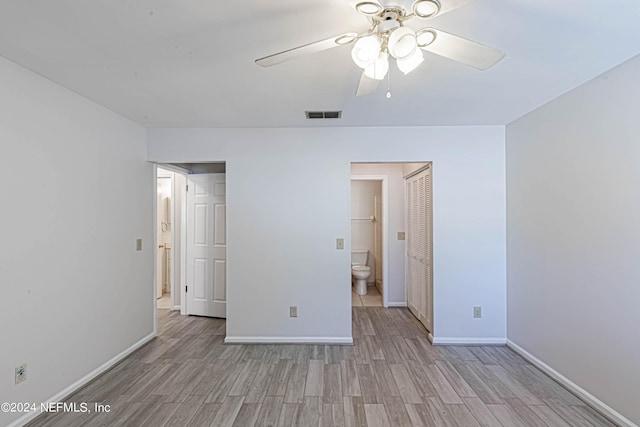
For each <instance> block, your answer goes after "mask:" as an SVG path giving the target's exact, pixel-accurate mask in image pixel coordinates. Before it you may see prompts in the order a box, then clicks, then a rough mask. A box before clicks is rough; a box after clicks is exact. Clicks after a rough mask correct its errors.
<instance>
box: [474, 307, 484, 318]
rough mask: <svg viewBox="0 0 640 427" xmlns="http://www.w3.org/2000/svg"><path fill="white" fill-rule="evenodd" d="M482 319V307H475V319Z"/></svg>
mask: <svg viewBox="0 0 640 427" xmlns="http://www.w3.org/2000/svg"><path fill="white" fill-rule="evenodd" d="M481 317H482V307H480V306H479V305H476V306H475V307H473V318H474V319H480V318H481Z"/></svg>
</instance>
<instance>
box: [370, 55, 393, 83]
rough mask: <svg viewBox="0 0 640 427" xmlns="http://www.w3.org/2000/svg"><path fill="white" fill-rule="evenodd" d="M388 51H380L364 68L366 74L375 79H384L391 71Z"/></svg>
mask: <svg viewBox="0 0 640 427" xmlns="http://www.w3.org/2000/svg"><path fill="white" fill-rule="evenodd" d="M388 56H389V55H388V54H387V52H380V55H378V58H377V59H376V60H375V61H374V62H373V64H371V65H369V66H368V67H367V68H365V69H364V75H365V76H367V77H369V78H370V79H374V80H382V79H384V76H386V75H387V71H389V58H388Z"/></svg>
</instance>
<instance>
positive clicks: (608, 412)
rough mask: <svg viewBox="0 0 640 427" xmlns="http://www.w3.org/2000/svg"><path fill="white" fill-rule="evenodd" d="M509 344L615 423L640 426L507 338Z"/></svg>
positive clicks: (634, 426) (632, 426) (633, 426)
mask: <svg viewBox="0 0 640 427" xmlns="http://www.w3.org/2000/svg"><path fill="white" fill-rule="evenodd" d="M507 346H508V347H509V348H510V349H512V350H513V351H515V352H516V353H518V354H519V355H520V356H522V357H523V358H525V359H526V360H527V361H528V362H529V363H531V364H532V365H534V366H535V367H536V368H538V369H540V370H541V371H542V372H544V373H545V374H547V375H548V376H550V377H551V378H553V379H554V380H555V381H556V382H558V383H560V384H561V385H562V386H564V387H565V388H566V389H567V390H569V391H570V392H571V393H573V394H575V395H576V396H577V397H578V398H580V400H582V401H584V402H585V403H586V404H587V405H589V406H590V407H592V408H593V409H595V410H596V411H598V412H599V413H600V414H602V415H603V416H604V417H606V418H607V419H609V420H610V421H612V422H613V423H615V424H617V425H620V426H624V427H638V426H637V425H636V424H634V423H633V422H631V420H629V419H628V418H626V417H625V416H624V415H622V414H620V413H619V412H617V411H616V410H614V409H613V408H611V407H610V406H609V405H607V404H606V403H604V402H603V401H601V400H600V399H598V398H597V397H595V396H594V395H592V394H591V393H589V392H588V391H586V390H585V389H583V388H582V387H580V386H579V385H577V384H576V383H574V382H573V381H571V380H570V379H569V378H567V377H565V376H564V375H562V374H561V373H560V372H558V371H556V370H555V369H553V368H552V367H551V366H549V365H547V364H546V363H544V362H543V361H542V360H540V359H538V358H537V357H536V356H534V355H533V354H531V353H529V352H528V351H527V350H525V349H524V348H522V347H520V346H519V345H518V344H516V343H514V342H513V341H511V340H507Z"/></svg>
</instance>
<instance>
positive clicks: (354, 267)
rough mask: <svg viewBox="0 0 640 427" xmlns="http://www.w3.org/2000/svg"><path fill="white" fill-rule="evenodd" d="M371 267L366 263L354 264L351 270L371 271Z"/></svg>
mask: <svg viewBox="0 0 640 427" xmlns="http://www.w3.org/2000/svg"><path fill="white" fill-rule="evenodd" d="M370 270H371V269H370V268H369V267H367V266H366V265H354V266H353V267H351V271H363V272H364V271H370Z"/></svg>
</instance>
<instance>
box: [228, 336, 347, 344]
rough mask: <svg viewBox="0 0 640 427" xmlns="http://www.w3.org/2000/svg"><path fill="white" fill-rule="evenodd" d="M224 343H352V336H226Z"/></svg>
mask: <svg viewBox="0 0 640 427" xmlns="http://www.w3.org/2000/svg"><path fill="white" fill-rule="evenodd" d="M224 342H225V344H343V345H353V338H352V337H229V336H228V337H226V338H225V339H224Z"/></svg>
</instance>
